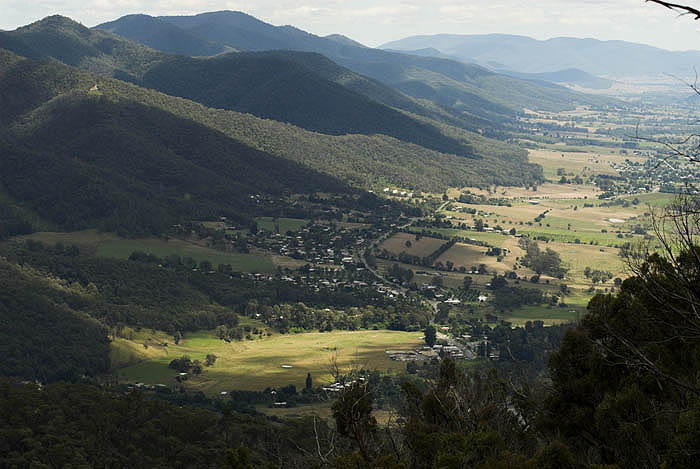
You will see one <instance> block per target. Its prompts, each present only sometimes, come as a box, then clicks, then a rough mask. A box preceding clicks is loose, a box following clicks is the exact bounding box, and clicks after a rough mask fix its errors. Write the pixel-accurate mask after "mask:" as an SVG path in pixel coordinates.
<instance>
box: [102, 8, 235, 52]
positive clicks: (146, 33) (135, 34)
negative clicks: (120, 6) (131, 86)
mask: <svg viewBox="0 0 700 469" xmlns="http://www.w3.org/2000/svg"><path fill="white" fill-rule="evenodd" d="M98 28H99V29H103V30H105V31H109V32H112V33H114V34H118V35H119V36H122V37H128V38H130V39H132V40H134V41H137V42H140V43H141V44H145V45H147V46H148V47H150V48H152V49H155V50H159V51H163V52H166V53H168V54H178V55H191V56H197V55H202V56H210V55H216V54H220V53H222V52H226V51H228V50H230V48H229V47H226V46H222V45H221V44H216V43H213V42H210V41H207V40H204V39H202V38H200V37H198V36H196V35H194V34H192V33H189V32H187V31H185V30H184V29H182V28H178V27H177V26H174V25H172V24H170V23H168V22H167V21H163V20H160V19H158V18H154V17H152V16H148V15H128V16H124V17H122V18H120V19H119V20H118V21H112V22H110V23H104V24H101V25H100V26H99V27H98Z"/></svg>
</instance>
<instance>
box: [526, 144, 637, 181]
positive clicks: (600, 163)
mask: <svg viewBox="0 0 700 469" xmlns="http://www.w3.org/2000/svg"><path fill="white" fill-rule="evenodd" d="M529 153H530V158H529V159H530V162H531V163H537V164H539V165H540V166H542V169H543V171H544V176H545V177H546V178H547V179H550V180H554V181H555V182H556V181H558V180H559V178H560V177H561V175H559V174H557V170H558V169H560V168H561V169H563V170H564V173H565V174H566V175H567V178H568V177H569V176H571V175H573V176H581V177H584V176H585V177H587V176H590V175H595V174H609V175H618V172H617V171H616V170H615V169H614V168H613V167H612V165H611V163H615V164H623V163H624V162H625V159H628V160H630V161H633V162H640V163H641V162H644V161H645V160H646V158H643V157H641V156H635V155H621V154H619V153H612V152H610V150H608V149H606V148H600V149H598V151H597V152H592V153H591V152H586V153H581V152H567V151H558V150H545V149H538V150H530V151H529Z"/></svg>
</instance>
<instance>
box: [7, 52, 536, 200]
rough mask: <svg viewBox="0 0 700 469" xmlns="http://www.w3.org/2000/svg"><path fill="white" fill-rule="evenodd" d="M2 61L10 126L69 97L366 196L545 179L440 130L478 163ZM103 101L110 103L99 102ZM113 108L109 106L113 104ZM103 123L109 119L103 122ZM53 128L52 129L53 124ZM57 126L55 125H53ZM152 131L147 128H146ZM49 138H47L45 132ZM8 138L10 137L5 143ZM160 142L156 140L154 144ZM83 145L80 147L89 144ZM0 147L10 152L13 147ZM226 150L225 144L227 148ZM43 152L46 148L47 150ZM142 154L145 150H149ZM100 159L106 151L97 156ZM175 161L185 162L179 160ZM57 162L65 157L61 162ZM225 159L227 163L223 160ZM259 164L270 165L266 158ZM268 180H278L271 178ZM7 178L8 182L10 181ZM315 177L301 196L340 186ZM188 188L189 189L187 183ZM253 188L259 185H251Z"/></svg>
mask: <svg viewBox="0 0 700 469" xmlns="http://www.w3.org/2000/svg"><path fill="white" fill-rule="evenodd" d="M0 60H2V62H1V63H4V64H6V65H5V66H4V67H0V103H10V104H11V106H9V105H8V109H11V110H12V111H11V112H10V113H8V116H9V117H8V118H7V119H6V122H7V123H9V122H10V121H11V120H17V119H19V117H20V116H21V115H22V114H23V113H27V112H30V111H31V110H32V109H34V108H36V107H38V106H40V105H41V103H44V102H45V101H48V100H50V99H52V98H53V97H54V96H58V95H61V94H65V93H68V92H71V93H73V91H75V93H73V94H74V95H75V96H76V97H74V98H73V99H64V100H59V101H57V103H63V104H70V103H73V104H75V103H82V104H84V103H91V102H98V101H99V102H101V103H121V104H119V105H118V106H122V107H124V106H125V104H124V103H125V102H133V103H139V104H140V105H142V106H145V107H146V108H156V109H158V110H160V111H163V112H164V113H166V114H163V116H165V115H167V114H171V115H173V116H177V117H178V118H179V119H182V120H183V121H194V122H196V123H198V124H201V126H203V127H198V126H196V125H194V124H192V123H189V124H188V123H187V122H179V121H178V122H179V123H178V125H180V127H181V128H182V126H187V125H190V126H194V127H193V128H196V129H199V130H201V131H202V132H209V131H212V130H213V131H216V132H215V139H214V141H220V139H221V138H222V135H221V134H223V136H225V137H227V138H230V139H233V140H235V141H236V142H240V143H242V144H243V145H246V146H248V147H251V148H255V149H257V150H259V151H261V152H264V153H266V154H268V155H274V156H275V157H281V158H283V159H286V160H292V161H295V162H297V163H301V164H303V165H305V166H306V167H311V168H313V169H315V170H316V171H317V172H319V173H324V174H327V175H331V176H334V177H337V178H338V179H341V180H343V181H346V182H350V183H352V184H353V185H356V186H360V187H365V188H377V187H379V186H381V185H384V184H387V183H389V184H397V185H400V186H401V187H406V188H411V189H416V190H418V189H423V190H431V191H442V190H444V189H445V188H447V187H448V186H464V185H486V184H498V185H507V184H510V185H521V184H528V183H534V182H537V181H539V180H540V179H541V177H542V170H541V168H539V167H538V166H535V165H531V164H529V163H527V154H526V152H525V151H523V150H521V149H518V148H517V147H514V146H511V145H506V144H503V143H500V142H496V141H493V140H489V139H486V138H483V137H481V136H479V135H476V134H472V133H469V132H465V131H463V130H461V129H451V130H450V131H449V132H448V131H447V130H445V129H443V130H441V131H442V132H445V133H448V134H450V132H451V134H450V135H451V137H452V138H454V139H455V140H463V141H464V142H465V144H467V145H471V146H473V148H474V152H475V153H476V154H477V155H478V156H479V157H480V159H478V160H472V159H466V158H463V157H459V156H454V155H447V154H442V153H439V152H436V151H432V150H428V149H426V148H424V147H421V146H418V145H414V144H410V143H406V142H402V141H400V140H396V139H394V138H391V137H386V136H382V135H376V136H364V135H348V136H330V135H323V134H319V133H314V132H309V131H305V130H302V129H300V128H298V127H294V126H292V125H288V124H281V123H279V122H275V121H271V120H265V119H260V118H257V117H254V116H252V115H250V114H240V113H236V112H231V111H225V110H214V109H208V108H205V107H204V106H202V105H201V104H198V103H194V102H192V101H188V100H184V99H180V98H175V97H171V96H167V95H164V94H161V93H158V92H155V91H153V90H148V89H145V88H139V87H137V86H134V85H130V84H127V83H124V82H121V81H118V80H112V79H105V78H99V77H95V76H94V75H91V74H89V73H86V72H82V71H79V70H76V69H73V68H70V67H66V66H63V65H60V64H57V63H40V62H34V61H28V60H20V59H17V58H16V56H14V55H13V54H11V53H9V52H4V53H3V52H0ZM95 84H98V87H99V90H97V91H95V92H90V91H89V90H90V89H91V88H92V87H93V86H94V85H95ZM100 96H101V97H103V98H108V99H106V100H100V99H99V98H100ZM82 104H81V105H82ZM93 105H94V104H93ZM111 105H113V106H114V105H116V104H111ZM57 107H58V104H56V105H53V106H52V105H49V104H47V105H46V106H44V107H43V108H42V110H41V111H36V112H35V113H34V114H32V117H28V118H25V119H24V120H22V122H23V123H22V124H21V125H20V124H15V125H12V126H9V125H6V132H10V133H12V134H14V133H15V132H19V131H21V130H22V129H25V130H27V129H31V128H32V127H31V126H32V125H35V126H39V127H40V126H41V125H43V124H42V123H45V122H49V120H47V119H50V118H51V116H52V115H54V116H55V115H56V114H55V112H58V111H56V108H57ZM125 109H127V110H128V109H131V110H134V109H135V108H134V107H133V106H126V107H125ZM49 111H51V112H49ZM52 112H53V113H54V114H52ZM154 114H155V113H154V112H151V110H149V112H147V113H146V114H145V115H144V116H154ZM121 115H122V114H121V111H119V112H116V111H115V113H114V116H121ZM34 116H36V117H34ZM136 117H138V116H136ZM104 118H105V119H107V117H106V116H104ZM153 119H154V121H158V119H160V117H158V118H157V119H156V118H155V117H154V118H153ZM107 120H109V119H107ZM166 121H167V120H166ZM166 121H164V122H166ZM52 122H55V120H54V121H52ZM127 122H130V121H127ZM167 122H170V121H167ZM56 124H57V125H58V124H59V123H58V122H56ZM114 125H121V124H119V121H116V122H111V123H110V126H114ZM142 125H145V124H142V123H140V122H138V120H137V121H134V122H131V123H129V124H128V125H127V128H129V129H134V135H135V136H137V137H138V138H142V139H145V141H144V142H143V145H146V143H148V145H155V146H152V147H148V148H161V149H163V148H164V149H166V150H167V151H168V152H172V151H180V150H177V149H172V148H169V147H168V145H169V144H168V143H167V142H166V141H163V140H164V139H165V138H166V137H169V136H171V134H172V132H171V131H170V130H168V129H163V130H162V131H161V130H158V131H154V134H149V135H142V134H143V132H142V131H141V130H140V129H141V127H142ZM150 125H151V124H149V126H150ZM110 126H107V127H105V128H102V127H101V128H93V127H89V128H88V129H87V130H83V131H82V133H81V135H82V134H85V133H91V132H103V133H104V132H106V131H107V130H109V129H110V128H111V127H110ZM149 126H146V127H145V128H150V127H149ZM205 128H207V129H208V130H206V129H205ZM129 132H131V131H129ZM73 133H74V132H68V133H67V134H68V135H72V134H73ZM46 135H52V134H51V132H48V131H47V133H46ZM10 136H11V135H9V134H8V138H9V137H10ZM158 136H160V137H159V138H158ZM13 138H14V142H15V144H14V145H15V146H14V149H15V151H19V152H23V153H25V154H26V153H28V152H29V153H31V152H32V151H34V150H33V147H34V143H36V142H32V141H31V138H29V137H28V136H24V137H23V136H22V135H21V134H17V135H15V136H14V137H13ZM64 138H65V136H58V135H56V134H54V135H53V140H52V142H54V141H59V140H62V139H64ZM75 138H77V136H75ZM82 138H84V137H81V139H82ZM172 138H173V141H178V140H177V139H175V138H174V136H173V137H172ZM70 141H73V137H71V139H68V142H66V143H60V146H62V147H63V148H67V147H66V145H68V144H69V142H70ZM80 141H82V142H85V141H86V140H84V139H83V140H80ZM95 141H96V142H98V143H100V142H102V140H101V138H100V139H96V140H95ZM107 141H109V140H107ZM39 143H41V142H39ZM4 144H5V145H9V144H10V140H8V141H6V142H5V143H4ZM227 145H229V144H228V143H227ZM44 148H47V147H46V146H45V147H44ZM143 148H146V146H144V147H143ZM99 151H107V150H103V149H99ZM186 153H187V152H186ZM177 154H178V155H179V157H181V158H183V155H182V154H181V153H177ZM62 157H65V154H64V156H62ZM226 158H232V157H231V156H227V157H226ZM263 160H264V161H273V160H269V159H265V158H264V159H263ZM71 161H72V160H71ZM274 161H279V162H280V166H279V167H280V168H287V166H285V165H284V164H285V163H284V160H274ZM85 163H86V162H85V161H83V162H81V164H85ZM275 164H276V163H275ZM287 164H288V163H287ZM291 168H292V170H290V171H286V170H282V169H281V170H280V172H282V173H283V174H284V178H285V180H289V177H290V176H291V175H293V174H297V173H298V171H302V174H312V173H309V170H308V169H304V168H303V167H298V166H291ZM294 168H298V169H294ZM208 170H210V169H208ZM271 174H273V175H274V174H277V173H275V172H272V173H271ZM2 176H4V175H1V176H0V177H2ZM7 177H8V178H10V176H7ZM317 177H318V176H314V177H309V178H307V177H306V176H305V177H304V178H303V179H304V180H305V181H308V182H307V183H305V185H304V186H302V187H300V188H299V189H301V188H304V187H305V188H308V187H309V185H310V186H312V187H314V188H315V189H316V190H322V189H323V188H324V187H325V188H327V189H330V188H332V187H336V186H337V184H338V183H337V182H335V181H330V180H329V181H327V182H323V180H319V179H317ZM216 180H217V179H215V181H216ZM244 183H247V182H245V181H238V180H237V182H236V184H244ZM188 184H190V183H189V182H188ZM252 184H256V183H255V182H252ZM244 185H245V184H244ZM280 187H289V185H288V184H286V183H282V184H281V186H280ZM211 190H213V189H211ZM338 190H340V189H338ZM347 190H348V189H347V188H345V189H342V191H347ZM180 192H184V191H180ZM157 193H161V194H163V195H164V192H162V191H161V190H160V189H158V191H157ZM226 193H230V192H226ZM35 196H36V197H37V200H38V198H41V197H42V196H41V194H35ZM46 199H47V200H49V199H50V197H46ZM168 200H169V202H172V203H177V204H185V205H186V206H191V205H192V204H195V203H196V204H199V205H198V206H199V207H203V203H204V201H203V200H200V199H196V198H191V199H190V200H183V198H182V194H180V196H178V197H176V198H175V199H174V200H173V199H168ZM149 203H150V202H149Z"/></svg>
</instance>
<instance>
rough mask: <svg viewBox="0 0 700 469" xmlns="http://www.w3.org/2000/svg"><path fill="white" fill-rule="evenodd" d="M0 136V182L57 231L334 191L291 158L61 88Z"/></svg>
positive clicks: (246, 210) (237, 214) (235, 209)
mask: <svg viewBox="0 0 700 469" xmlns="http://www.w3.org/2000/svg"><path fill="white" fill-rule="evenodd" d="M9 132H10V136H9V137H8V138H7V139H6V141H5V142H3V143H2V144H0V145H2V150H3V154H4V157H3V158H2V159H1V160H0V173H1V174H2V176H0V178H2V183H3V185H4V186H5V188H6V189H7V191H8V192H9V193H10V194H12V196H13V197H14V198H15V199H19V200H22V201H24V202H25V203H26V204H28V205H29V206H31V207H33V208H34V209H35V210H36V211H37V212H38V213H39V214H40V215H41V216H42V217H44V218H45V219H49V220H51V221H52V222H54V223H55V224H56V225H58V226H60V227H62V228H64V229H69V230H73V229H83V228H88V227H93V226H99V227H100V228H103V229H106V230H109V231H120V232H124V233H129V234H136V235H141V234H149V233H159V232H162V231H163V230H164V229H166V228H167V227H168V226H170V225H172V224H175V223H180V222H183V221H186V220H193V219H195V220H200V219H214V218H217V217H219V216H227V217H231V218H232V219H234V220H238V221H239V222H243V221H245V220H246V217H247V216H248V215H249V214H252V213H253V211H254V210H255V205H254V203H252V202H251V201H250V195H251V194H259V193H262V194H269V195H273V196H274V195H278V196H279V195H281V194H282V193H283V192H284V191H290V192H309V191H312V190H317V189H320V190H326V191H328V192H336V191H339V190H340V191H343V190H344V186H343V185H342V184H340V183H337V182H335V181H333V180H332V179H330V178H327V177H324V176H320V175H317V174H314V173H313V172H312V171H310V170H308V169H305V168H302V167H301V166H298V165H296V164H295V163H292V162H289V161H286V160H281V159H279V158H275V157H273V156H271V155H268V154H265V153H262V152H260V151H257V150H254V149H252V148H250V147H247V146H245V145H242V144H240V143H238V142H236V141H234V140H231V139H230V138H228V137H226V136H225V135H222V134H221V133H219V132H216V131H214V130H212V129H209V128H207V127H205V126H202V125H200V124H196V123H194V122H192V121H189V120H185V119H181V118H177V117H174V116H172V115H171V114H168V113H166V112H164V111H162V110H159V109H154V108H151V107H148V106H144V105H142V104H138V103H134V102H129V101H117V102H114V101H111V100H109V99H107V98H104V97H100V96H90V95H87V94H79V93H76V94H67V95H64V96H61V97H60V98H57V99H55V100H53V101H51V102H49V103H48V104H46V105H45V106H42V107H41V108H39V109H38V110H37V111H36V112H34V113H32V114H30V115H29V116H28V117H27V119H26V120H24V121H23V122H22V123H20V124H16V125H14V126H11V127H10V129H9Z"/></svg>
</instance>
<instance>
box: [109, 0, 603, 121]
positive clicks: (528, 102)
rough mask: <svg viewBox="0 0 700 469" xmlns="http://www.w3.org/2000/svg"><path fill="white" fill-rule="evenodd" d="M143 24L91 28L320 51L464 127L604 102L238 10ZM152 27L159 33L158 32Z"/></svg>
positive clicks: (157, 42)
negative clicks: (177, 33)
mask: <svg viewBox="0 0 700 469" xmlns="http://www.w3.org/2000/svg"><path fill="white" fill-rule="evenodd" d="M149 21H150V22H149V30H150V31H149V37H148V38H147V40H145V39H144V36H145V35H144V34H143V33H142V32H140V31H139V27H138V26H137V25H138V24H142V23H144V22H145V20H144V19H142V18H140V17H134V16H125V17H122V18H120V19H118V20H116V21H112V22H110V23H105V24H102V25H99V26H97V27H96V28H97V29H106V30H109V31H112V32H114V33H116V34H119V35H122V36H124V37H126V38H129V39H132V40H135V41H142V42H143V43H144V44H146V45H148V46H149V47H153V48H156V49H159V50H166V49H167V48H166V43H168V42H169V41H172V34H173V33H172V31H173V30H172V27H173V26H175V27H178V28H180V29H181V35H180V39H181V40H182V41H185V40H186V38H190V37H192V36H195V37H196V38H198V43H201V41H206V44H211V43H216V44H220V45H221V46H222V47H231V48H234V49H236V50H240V51H266V50H294V51H306V52H316V53H320V54H323V55H324V56H326V57H328V58H330V59H331V60H332V61H334V62H335V63H337V64H339V65H341V66H343V67H346V68H347V69H350V70H352V71H353V72H356V73H359V74H361V75H364V76H366V77H369V78H372V79H374V80H377V81H379V82H381V83H382V84H384V85H387V86H389V87H391V88H393V89H394V90H398V91H401V92H402V93H404V94H406V95H408V96H411V97H413V98H416V99H419V100H421V101H422V102H423V103H426V102H430V103H432V104H433V105H436V106H438V108H439V110H440V111H439V112H440V113H442V114H447V115H448V117H446V118H447V119H449V120H450V124H455V125H458V126H463V127H467V128H470V129H472V130H476V129H483V128H484V127H489V126H494V125H500V124H503V123H504V122H507V121H509V120H510V119H511V118H512V116H513V114H514V113H515V112H518V111H521V110H522V109H523V108H529V109H543V110H561V109H566V108H570V107H572V106H574V105H575V104H602V103H604V102H605V101H604V100H603V99H601V98H596V97H592V96H588V95H585V94H580V93H574V92H571V91H569V90H566V89H564V88H558V89H557V88H551V87H546V88H545V87H541V86H539V85H537V84H535V83H532V82H531V81H523V80H517V79H514V78H513V77H509V76H506V75H501V74H496V73H493V72H491V71H489V70H487V69H485V68H483V67H480V66H477V65H472V64H465V63H462V62H459V61H455V60H451V59H446V58H439V57H426V56H418V55H410V54H402V53H395V52H388V51H382V50H379V49H373V48H368V47H365V46H363V45H361V44H358V43H356V42H354V41H352V40H350V39H347V38H342V37H338V36H330V37H325V38H324V37H319V36H315V35H313V34H309V33H307V32H304V31H302V30H299V29H297V28H294V27H292V26H273V25H270V24H267V23H264V22H262V21H260V20H258V19H256V18H254V17H252V16H250V15H247V14H245V13H241V12H234V11H222V12H213V13H203V14H200V15H195V16H176V17H159V18H151V19H150V20H149ZM135 25H136V26H135ZM158 25H160V26H158ZM159 30H160V31H162V33H158V31H159ZM166 38H170V39H166ZM180 39H179V40H180ZM190 55H208V53H207V49H206V48H202V49H201V50H197V51H195V53H193V54H190ZM412 112H415V111H412ZM432 117H433V118H434V117H435V116H434V115H433V116H432Z"/></svg>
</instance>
